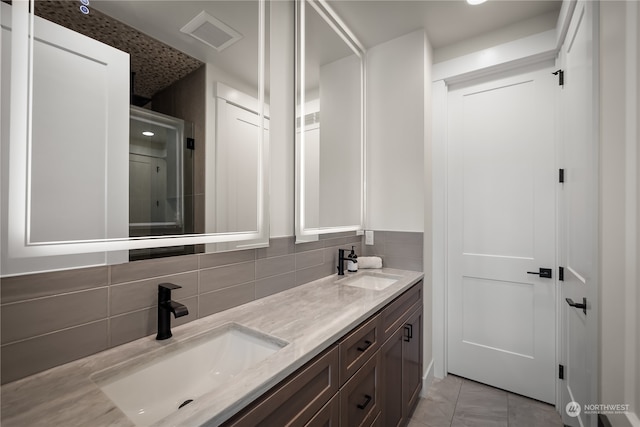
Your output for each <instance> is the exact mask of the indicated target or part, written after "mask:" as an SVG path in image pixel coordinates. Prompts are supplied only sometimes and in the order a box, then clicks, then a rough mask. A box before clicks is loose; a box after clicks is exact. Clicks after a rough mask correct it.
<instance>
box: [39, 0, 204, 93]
mask: <svg viewBox="0 0 640 427" xmlns="http://www.w3.org/2000/svg"><path fill="white" fill-rule="evenodd" d="M35 3H36V15H38V16H40V17H42V18H45V19H47V20H49V21H52V22H55V23H56V24H59V25H62V26H64V27H66V28H69V29H71V30H73V31H76V32H78V33H81V34H84V35H86V36H88V37H91V38H93V39H95V40H99V41H101V42H103V43H105V44H108V45H109V46H113V47H115V48H116V49H120V50H122V51H125V52H127V53H129V55H131V71H133V72H135V73H136V78H135V88H134V93H135V94H136V95H140V96H144V97H147V98H151V97H152V96H153V95H154V94H155V93H157V92H159V91H161V90H162V89H164V88H166V87H168V86H170V85H171V84H172V83H174V82H175V81H178V80H180V79H181V78H183V77H184V76H186V75H188V74H189V73H191V72H192V71H194V70H196V69H198V68H199V67H200V66H202V65H203V63H202V62H201V61H199V60H197V59H195V58H192V57H191V56H189V55H187V54H185V53H182V52H180V51H179V50H176V49H174V48H172V47H171V46H168V45H166V44H164V43H162V42H160V41H158V40H156V39H154V38H152V37H149V36H147V35H146V34H143V33H141V32H140V31H138V30H136V29H134V28H132V27H130V26H128V25H126V24H123V23H122V22H120V21H118V20H116V19H113V18H111V17H110V16H107V15H105V14H103V13H101V12H100V11H98V10H95V9H93V8H91V6H89V9H90V13H89V14H88V15H84V14H83V13H81V12H80V9H79V7H80V5H81V3H80V2H79V1H57V0H56V1H51V0H42V1H36V2H35Z"/></svg>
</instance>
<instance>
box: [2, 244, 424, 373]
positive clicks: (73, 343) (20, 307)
mask: <svg viewBox="0 0 640 427" xmlns="http://www.w3.org/2000/svg"><path fill="white" fill-rule="evenodd" d="M380 233H382V234H380ZM384 233H388V232H377V233H376V246H375V247H372V248H376V249H377V248H380V251H382V252H384V251H387V250H388V251H391V250H399V247H398V246H394V245H397V244H400V246H402V242H404V240H402V239H400V241H398V239H397V238H396V237H397V236H395V235H394V234H393V233H391V234H384ZM354 234H355V233H341V234H333V235H327V236H323V237H322V238H321V239H320V240H319V241H317V242H310V243H302V244H297V245H296V244H295V243H294V238H293V237H283V238H275V239H271V241H270V246H269V247H268V248H261V249H251V250H244V251H237V252H222V253H214V254H199V255H184V256H176V257H170V258H159V259H151V260H144V261H135V262H129V263H125V264H117V265H112V266H108V267H106V266H105V267H92V268H84V269H77V270H66V271H60V272H51V273H40V274H32V275H25V276H16V277H8V278H3V279H2V284H1V286H0V304H1V306H0V315H1V327H2V335H1V337H2V341H1V343H2V347H1V349H0V351H1V353H2V360H1V362H2V369H1V374H0V375H1V379H2V383H3V384H4V383H7V382H11V381H15V380H17V379H20V378H23V377H26V376H29V375H32V374H35V373H37V372H41V371H44V370H46V369H49V368H52V367H54V366H58V365H61V364H64V363H67V362H70V361H73V360H76V359H80V358H82V357H85V356H88V355H91V354H94V353H97V352H99V351H102V350H106V349H108V348H111V347H115V346H118V345H121V344H124V343H126V342H129V341H133V340H136V339H138V338H142V337H145V336H148V335H152V334H155V332H156V304H157V289H158V284H159V283H162V282H171V283H175V284H177V285H180V286H182V289H179V290H176V291H174V293H173V298H174V299H175V300H176V301H179V302H180V303H182V304H184V305H186V306H187V307H188V309H189V315H187V316H184V317H181V318H179V319H172V325H173V326H177V325H181V324H183V323H186V322H190V321H192V320H195V319H198V318H202V317H205V316H208V315H211V314H214V313H217V312H219V311H223V310H226V309H229V308H232V307H235V306H238V305H241V304H244V303H247V302H250V301H253V300H255V299H259V298H263V297H266V296H268V295H271V294H274V293H277V292H281V291H284V290H287V289H290V288H293V287H295V286H299V285H302V284H304V283H307V282H310V281H313V280H316V279H320V278H322V277H326V276H329V275H331V274H334V273H335V271H336V265H337V255H338V248H349V249H350V248H351V246H352V245H355V246H356V252H357V253H358V254H361V253H363V252H362V251H363V250H365V253H366V249H365V248H364V246H362V236H355V235H354ZM417 234H420V241H421V239H422V236H421V235H422V233H417ZM383 238H384V240H381V239H383ZM383 242H384V245H383V246H379V244H383ZM412 242H413V240H410V241H407V242H405V243H412ZM420 251H422V246H421V243H420ZM409 252H410V253H411V254H412V257H413V255H415V254H414V253H413V250H412V249H410V250H409ZM389 253H390V252H389ZM420 253H422V252H420ZM376 254H377V252H376ZM402 254H405V253H404V252H402V253H401V255H402ZM383 255H386V253H385V254H383ZM405 255H406V254H405ZM401 258H402V259H403V260H404V258H405V257H404V256H402V257H401ZM409 259H413V258H411V257H407V262H405V261H403V262H404V264H402V263H401V264H402V265H404V266H405V267H402V266H401V267H398V268H409V267H410V266H415V265H417V264H415V263H413V264H411V263H410V262H408V261H409ZM386 261H388V263H389V264H390V265H388V266H393V265H391V263H392V261H393V262H395V257H393V256H390V255H388V256H385V262H386ZM420 268H421V261H420ZM413 269H415V268H413Z"/></svg>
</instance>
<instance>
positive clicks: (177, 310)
mask: <svg viewBox="0 0 640 427" xmlns="http://www.w3.org/2000/svg"><path fill="white" fill-rule="evenodd" d="M181 287H182V286H178V285H174V284H173V283H160V284H159V285H158V335H156V339H157V340H166V339H168V338H171V313H173V315H174V316H175V317H176V319H177V318H178V317H182V316H186V315H187V314H189V310H188V309H187V307H185V306H184V305H182V304H180V303H179V302H175V301H171V290H172V289H180V288H181Z"/></svg>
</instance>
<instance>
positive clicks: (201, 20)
mask: <svg viewBox="0 0 640 427" xmlns="http://www.w3.org/2000/svg"><path fill="white" fill-rule="evenodd" d="M180 31H182V32H183V33H186V34H189V35H190V36H191V37H193V38H196V39H198V40H200V41H201V42H202V43H205V44H207V45H209V46H211V47H212V48H214V49H215V50H217V51H218V52H221V51H222V50H223V49H226V48H228V47H229V46H231V45H232V44H234V43H235V42H237V41H238V40H240V39H241V38H242V34H240V33H239V32H237V31H236V30H234V29H233V28H231V27H230V26H228V25H227V24H225V23H224V22H222V21H220V20H219V19H217V18H214V17H213V16H211V15H209V14H208V13H207V12H205V11H204V10H203V11H202V12H200V13H199V14H198V15H197V16H196V17H195V18H193V19H192V20H191V21H189V23H188V24H187V25H185V26H184V27H182V28H181V29H180Z"/></svg>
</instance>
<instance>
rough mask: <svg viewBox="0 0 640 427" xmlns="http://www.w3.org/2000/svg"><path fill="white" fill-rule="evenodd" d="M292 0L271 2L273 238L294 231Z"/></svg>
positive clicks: (271, 196) (271, 194) (271, 198)
mask: <svg viewBox="0 0 640 427" xmlns="http://www.w3.org/2000/svg"><path fill="white" fill-rule="evenodd" d="M293 12H294V11H293V2H292V1H273V2H271V22H270V27H271V46H273V47H272V48H271V49H270V55H271V57H270V63H271V70H270V76H271V81H270V93H271V96H270V111H271V123H270V126H271V129H270V135H269V139H270V144H271V146H270V150H271V165H270V170H271V191H270V204H271V212H270V217H271V237H281V236H292V235H293V231H294V205H293V203H294V201H293V194H294V171H293V169H294V157H293V147H294V132H293V129H294V122H293V120H294V114H295V112H294V105H293V99H294V95H293V91H294V87H293V84H292V82H293V74H294V67H293V64H294V62H293V61H294V58H293V52H294V46H293V44H294V29H293V23H294V13H293Z"/></svg>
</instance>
